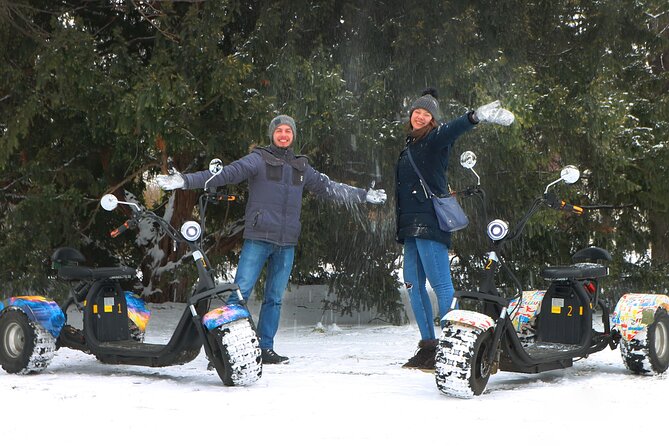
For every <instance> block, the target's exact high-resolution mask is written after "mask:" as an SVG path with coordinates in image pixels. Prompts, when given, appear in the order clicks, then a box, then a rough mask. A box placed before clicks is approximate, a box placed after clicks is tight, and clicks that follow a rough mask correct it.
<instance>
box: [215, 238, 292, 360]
mask: <svg viewBox="0 0 669 446" xmlns="http://www.w3.org/2000/svg"><path fill="white" fill-rule="evenodd" d="M294 257H295V246H280V245H276V244H274V243H270V242H262V241H259V240H244V245H243V246H242V252H241V254H240V255H239V265H238V266H237V274H236V276H235V283H236V284H237V285H239V291H241V293H242V297H243V298H244V300H248V298H249V296H250V295H251V292H252V291H253V287H254V286H255V284H256V282H257V281H258V277H259V276H260V272H261V271H262V269H263V267H264V266H265V263H267V278H266V280H265V298H264V299H263V302H262V306H261V307H260V316H258V325H257V327H256V328H257V332H258V337H259V338H260V348H263V349H267V348H274V336H275V335H276V332H277V330H278V329H279V316H280V315H281V300H282V299H283V293H284V292H285V291H286V287H287V286H288V279H289V278H290V272H291V270H292V269H293V258H294ZM234 296H235V295H234V294H233V295H232V296H231V297H230V299H229V300H228V303H235V302H236V301H237V299H236V298H235V297H234Z"/></svg>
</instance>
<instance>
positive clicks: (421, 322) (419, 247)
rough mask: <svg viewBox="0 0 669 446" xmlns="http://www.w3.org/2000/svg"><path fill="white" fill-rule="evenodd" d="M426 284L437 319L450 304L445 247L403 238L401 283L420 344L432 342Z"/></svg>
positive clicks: (451, 299)
mask: <svg viewBox="0 0 669 446" xmlns="http://www.w3.org/2000/svg"><path fill="white" fill-rule="evenodd" d="M426 279H427V280H429V281H430V285H432V289H433V290H434V292H435V294H436V295H437V304H438V306H439V317H440V319H441V318H443V317H444V315H445V314H446V313H447V312H448V311H449V310H450V307H451V302H452V301H453V282H452V281H451V265H450V261H449V258H448V247H447V246H446V245H444V244H443V243H439V242H435V241H434V240H426V239H420V238H413V237H410V238H407V239H405V240H404V283H405V285H406V287H407V291H408V292H409V301H410V302H411V308H412V309H413V313H414V316H415V318H416V323H417V324H418V329H419V330H420V336H421V339H422V340H431V339H435V335H434V320H433V319H434V316H433V313H432V302H431V301H430V296H429V295H428V293H427V288H426V287H425V280H426Z"/></svg>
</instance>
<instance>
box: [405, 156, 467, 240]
mask: <svg viewBox="0 0 669 446" xmlns="http://www.w3.org/2000/svg"><path fill="white" fill-rule="evenodd" d="M407 154H408V155H409V161H410V162H411V165H412V166H413V170H415V171H416V174H417V175H418V178H419V179H420V184H421V186H423V191H424V192H425V196H426V197H427V198H429V199H430V200H432V204H433V205H434V212H435V213H436V214H437V221H438V222H439V229H441V230H442V231H446V232H455V231H459V230H460V229H464V228H466V227H467V225H468V224H469V219H468V218H467V214H465V211H463V210H462V207H461V206H460V203H458V200H457V199H456V198H455V195H451V194H449V195H448V196H446V197H438V196H437V195H435V194H433V193H432V190H430V187H429V186H428V185H427V181H425V180H424V179H423V176H422V175H421V174H420V172H419V171H418V168H417V167H416V163H414V161H413V157H412V156H411V149H407Z"/></svg>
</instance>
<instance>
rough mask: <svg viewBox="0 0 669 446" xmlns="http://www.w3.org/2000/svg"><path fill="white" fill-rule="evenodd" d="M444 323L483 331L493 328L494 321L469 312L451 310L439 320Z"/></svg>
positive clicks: (488, 317) (474, 312)
mask: <svg viewBox="0 0 669 446" xmlns="http://www.w3.org/2000/svg"><path fill="white" fill-rule="evenodd" d="M441 320H442V321H444V322H454V323H456V324H463V325H469V326H471V327H476V328H480V329H481V330H483V331H486V330H487V329H489V328H491V327H493V326H494V325H495V321H493V320H492V318H491V317H490V316H486V315H485V314H481V313H477V312H476V311H469V310H451V311H449V312H448V313H446V315H445V316H444V317H443V318H442V319H441Z"/></svg>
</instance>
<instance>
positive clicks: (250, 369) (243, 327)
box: [214, 319, 262, 386]
mask: <svg viewBox="0 0 669 446" xmlns="http://www.w3.org/2000/svg"><path fill="white" fill-rule="evenodd" d="M214 337H215V339H216V343H217V348H218V349H219V350H220V357H219V358H218V359H219V361H215V362H218V363H219V365H218V366H216V371H217V373H218V376H219V377H220V378H221V380H222V381H223V384H225V385H226V386H247V385H250V384H253V383H255V382H256V381H258V379H260V377H261V376H262V362H261V354H260V347H259V343H258V336H257V335H256V333H255V331H254V330H253V327H252V326H251V323H250V322H249V320H248V319H239V320H236V321H234V322H231V323H229V324H225V325H222V326H220V327H218V328H216V329H215V330H214ZM221 369H222V370H221Z"/></svg>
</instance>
